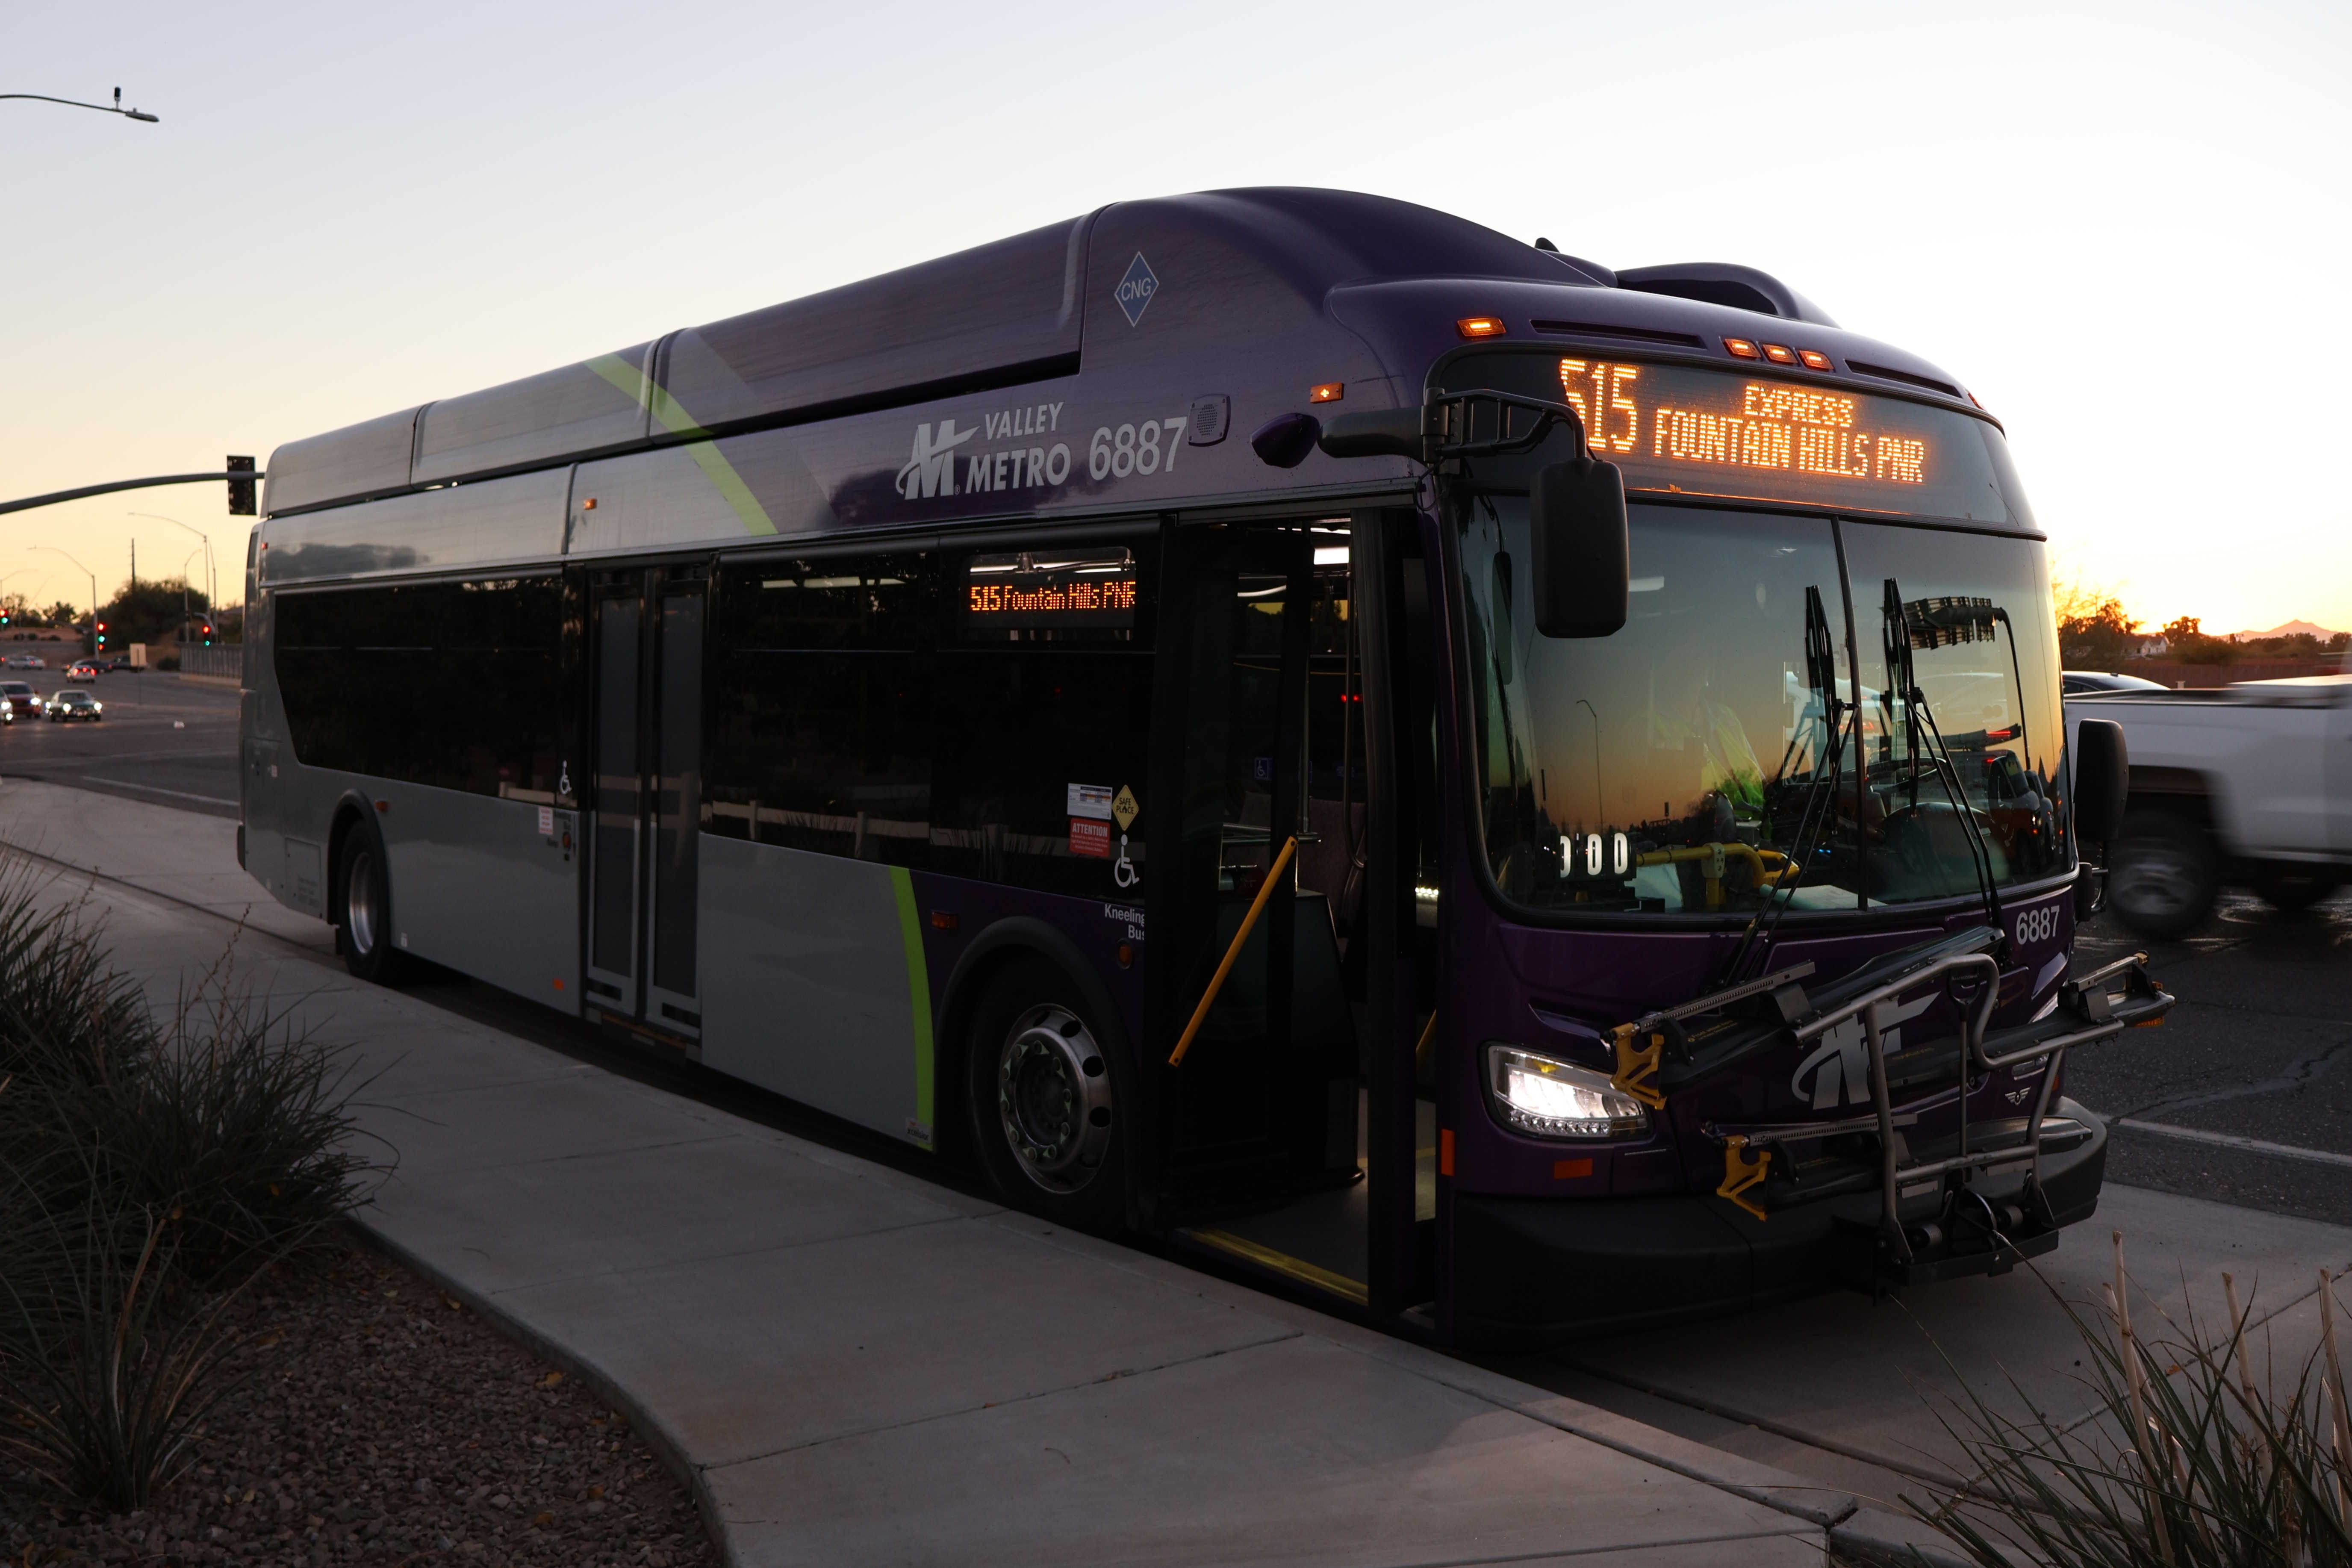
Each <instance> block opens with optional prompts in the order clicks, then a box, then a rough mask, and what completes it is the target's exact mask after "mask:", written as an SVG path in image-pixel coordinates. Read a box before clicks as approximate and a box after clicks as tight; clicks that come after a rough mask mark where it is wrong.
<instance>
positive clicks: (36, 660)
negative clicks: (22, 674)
mask: <svg viewBox="0 0 2352 1568" xmlns="http://www.w3.org/2000/svg"><path fill="white" fill-rule="evenodd" d="M8 668H11V669H47V668H49V662H48V660H47V659H45V658H42V657H41V656H40V655H39V654H37V653H12V654H10V655H9V656H8Z"/></svg>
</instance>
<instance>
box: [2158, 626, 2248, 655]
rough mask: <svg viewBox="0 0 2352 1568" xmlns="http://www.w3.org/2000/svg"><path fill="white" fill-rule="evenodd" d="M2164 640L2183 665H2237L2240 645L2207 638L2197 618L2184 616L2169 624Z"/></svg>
mask: <svg viewBox="0 0 2352 1568" xmlns="http://www.w3.org/2000/svg"><path fill="white" fill-rule="evenodd" d="M2163 637H2164V640H2165V641H2166V642H2167V643H2168V644H2170V645H2171V655H2172V657H2173V658H2176V659H2179V661H2180V662H2181V663H2183V664H2235V663H2237V662H2238V645H2237V644H2236V643H2233V642H2231V640H2230V639H2229V638H2228V637H2207V636H2206V635H2205V633H2204V631H2203V630H2202V628H2201V626H2200V617H2198V616H2181V617H2180V618H2179V620H2177V621H2169V622H2167V623H2166V625H2165V627H2164V632H2163Z"/></svg>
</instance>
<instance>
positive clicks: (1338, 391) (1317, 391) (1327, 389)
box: [1307, 381, 1348, 403]
mask: <svg viewBox="0 0 2352 1568" xmlns="http://www.w3.org/2000/svg"><path fill="white" fill-rule="evenodd" d="M1347 395H1348V384H1347V383H1346V382H1344V381H1327V382H1325V383H1323V384H1322V385H1320V386H1310V387H1308V388H1307V402H1309V403H1337V402H1339V399H1341V398H1343V397H1345V396H1347Z"/></svg>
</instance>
